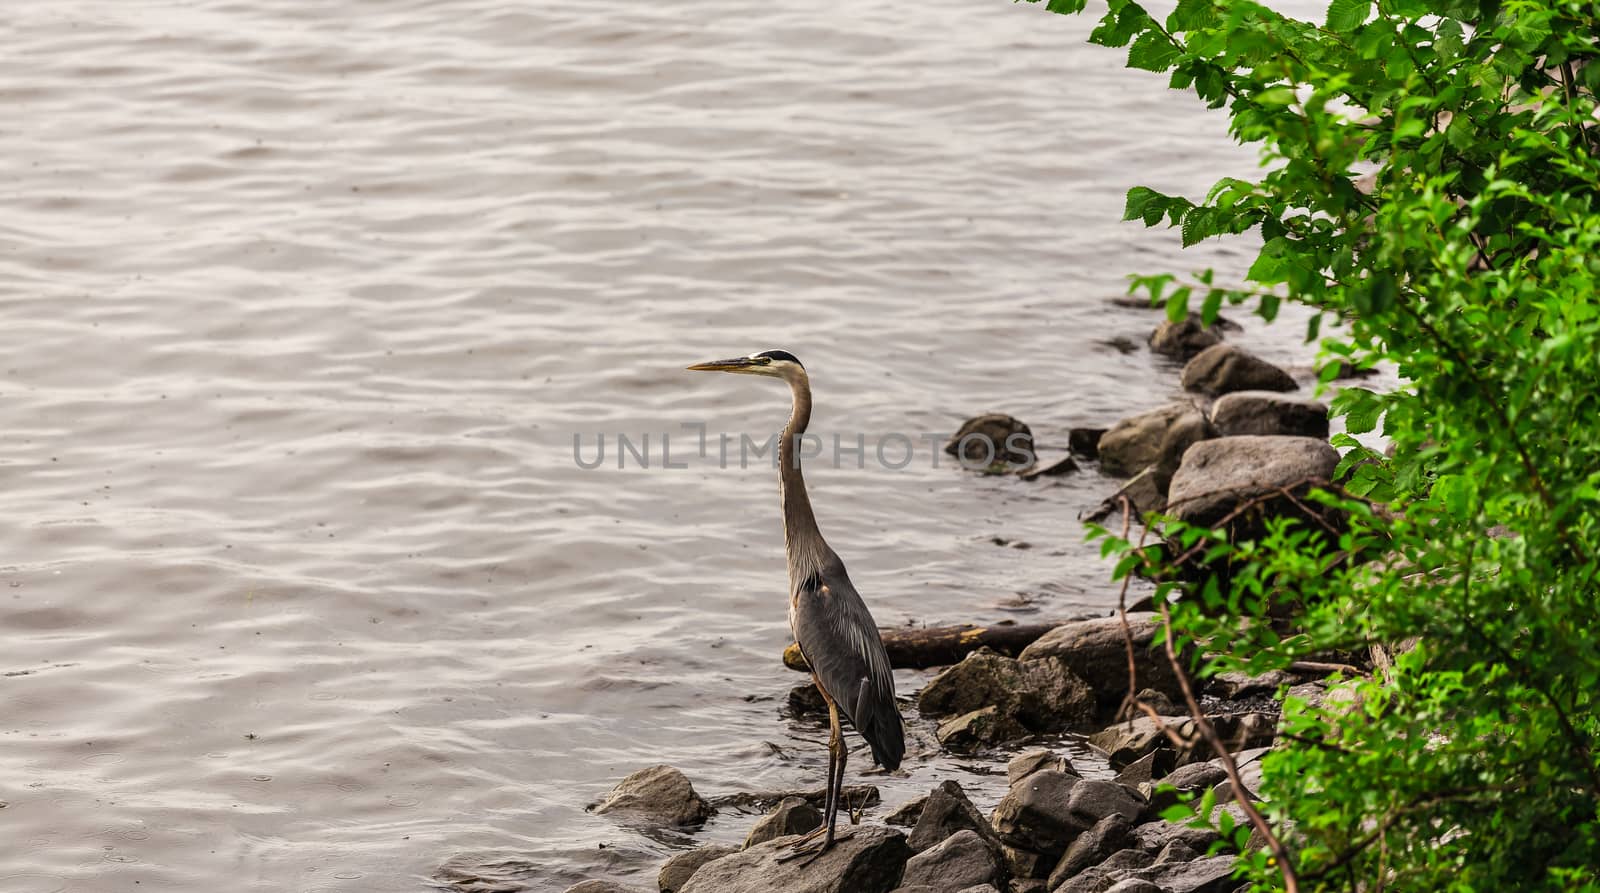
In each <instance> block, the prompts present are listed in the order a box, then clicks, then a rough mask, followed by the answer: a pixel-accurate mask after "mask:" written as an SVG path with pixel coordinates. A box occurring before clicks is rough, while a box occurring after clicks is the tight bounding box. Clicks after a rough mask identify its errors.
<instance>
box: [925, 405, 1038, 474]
mask: <svg viewBox="0 0 1600 893" xmlns="http://www.w3.org/2000/svg"><path fill="white" fill-rule="evenodd" d="M944 451H945V452H946V453H949V454H950V455H952V456H955V457H956V458H957V459H958V460H960V462H961V464H962V466H963V467H965V468H970V469H973V470H977V471H1001V470H1005V469H1007V468H1026V467H1028V466H1029V465H1032V464H1033V455H1034V454H1033V432H1032V431H1030V430H1029V429H1028V426H1027V425H1024V424H1023V423H1022V422H1020V421H1018V420H1016V419H1014V418H1012V417H1011V416H1008V415H1006V414H1005V413H1000V412H991V413H985V414H984V415H980V416H974V417H973V418H970V419H967V420H966V421H965V422H963V423H962V424H961V428H960V430H958V431H956V433H955V434H954V435H953V436H952V437H951V438H950V440H949V441H947V442H946V443H945V445H944Z"/></svg>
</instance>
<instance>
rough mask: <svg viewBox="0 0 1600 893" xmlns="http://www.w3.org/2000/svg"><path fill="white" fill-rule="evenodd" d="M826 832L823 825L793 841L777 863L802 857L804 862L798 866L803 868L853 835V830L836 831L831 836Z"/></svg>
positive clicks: (842, 829)
mask: <svg viewBox="0 0 1600 893" xmlns="http://www.w3.org/2000/svg"><path fill="white" fill-rule="evenodd" d="M827 831H828V828H827V826H826V825H824V826H823V827H821V828H818V829H816V830H814V831H812V832H811V833H810V834H807V835H806V836H804V837H802V838H800V839H799V840H797V841H795V842H794V845H793V846H791V847H790V848H789V852H787V853H784V854H783V855H781V856H779V857H778V861H779V862H792V861H794V860H795V859H799V858H802V857H804V858H805V861H804V862H801V863H800V864H801V865H803V866H804V865H810V864H811V863H812V862H815V861H816V859H817V857H818V856H821V855H822V854H823V853H826V852H827V851H828V850H829V849H830V848H832V846H833V845H834V844H836V843H838V842H839V841H841V840H846V839H848V838H849V837H850V836H851V835H852V834H855V829H853V828H840V829H836V830H835V831H834V832H833V833H832V834H829V833H827Z"/></svg>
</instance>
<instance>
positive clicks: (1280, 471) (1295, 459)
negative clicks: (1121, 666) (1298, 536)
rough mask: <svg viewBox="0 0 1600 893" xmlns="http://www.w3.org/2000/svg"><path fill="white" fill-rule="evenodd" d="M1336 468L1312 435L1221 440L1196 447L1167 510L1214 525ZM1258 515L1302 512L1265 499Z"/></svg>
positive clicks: (1330, 451) (1333, 456)
mask: <svg viewBox="0 0 1600 893" xmlns="http://www.w3.org/2000/svg"><path fill="white" fill-rule="evenodd" d="M1338 464H1339V454H1338V453H1337V452H1336V451H1335V450H1334V448H1333V447H1331V446H1329V445H1328V443H1327V441H1325V440H1318V439H1316V438H1313V437H1282V436H1244V437H1223V438H1219V439H1216V440H1208V441H1205V442H1203V443H1197V444H1195V445H1194V446H1193V447H1190V448H1189V451H1188V452H1187V453H1185V454H1184V456H1183V464H1182V465H1180V466H1179V467H1178V471H1177V473H1176V474H1174V475H1173V476H1172V485H1171V487H1170V488H1169V489H1168V491H1167V506H1168V512H1169V513H1170V514H1172V516H1173V517H1175V518H1178V519H1179V520H1182V521H1186V522H1188V523H1190V524H1199V525H1205V526H1214V525H1216V524H1218V523H1220V522H1221V521H1222V520H1223V518H1225V517H1226V516H1227V515H1228V513H1230V512H1232V511H1233V510H1234V509H1236V508H1238V507H1239V506H1240V505H1241V504H1242V503H1244V502H1247V501H1249V500H1253V499H1256V498H1258V497H1265V496H1267V495H1268V494H1271V493H1273V492H1274V491H1276V490H1277V489H1278V488H1280V487H1286V488H1295V489H1296V490H1298V491H1299V492H1304V491H1305V490H1306V489H1308V485H1307V484H1306V483H1305V482H1306V481H1308V480H1329V479H1331V478H1332V477H1333V471H1334V468H1335V467H1336V466H1337V465H1338ZM1259 512H1260V513H1270V514H1301V512H1300V510H1299V509H1298V508H1297V507H1296V506H1294V505H1293V503H1290V502H1288V501H1287V500H1284V499H1282V498H1281V497H1279V498H1277V499H1272V500H1267V501H1265V502H1264V503H1263V505H1262V506H1260V507H1259ZM1080 675H1081V674H1080Z"/></svg>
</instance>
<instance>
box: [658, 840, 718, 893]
mask: <svg viewBox="0 0 1600 893" xmlns="http://www.w3.org/2000/svg"><path fill="white" fill-rule="evenodd" d="M737 852H739V848H738V847H736V846H725V845H723V844H720V843H713V844H709V845H707V846H703V847H696V848H694V849H692V850H689V851H688V852H686V853H679V854H678V855H676V856H673V857H672V858H671V859H668V860H667V864H665V865H663V866H661V873H660V874H657V875H656V887H657V888H659V889H660V891H661V893H678V891H679V890H682V889H683V886H684V884H687V883H689V878H691V877H693V876H694V873H695V872H696V871H699V870H700V866H702V865H704V864H706V863H707V862H711V861H714V860H717V859H721V858H722V857H723V856H731V855H733V854H734V853H737Z"/></svg>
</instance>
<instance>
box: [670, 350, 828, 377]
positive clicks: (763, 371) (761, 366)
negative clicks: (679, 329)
mask: <svg viewBox="0 0 1600 893" xmlns="http://www.w3.org/2000/svg"><path fill="white" fill-rule="evenodd" d="M689 369H690V370H691V371H694V372H737V373H739V374H741V375H765V376H767V377H768V378H791V377H793V376H795V375H804V374H805V367H804V366H801V365H800V361H799V360H798V359H796V358H795V355H794V354H792V353H790V352H788V351H787V350H763V351H762V352H760V353H753V354H751V355H750V356H747V357H735V358H734V359H731V360H713V361H712V362H709V363H695V364H694V365H693V366H690V367H689Z"/></svg>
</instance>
